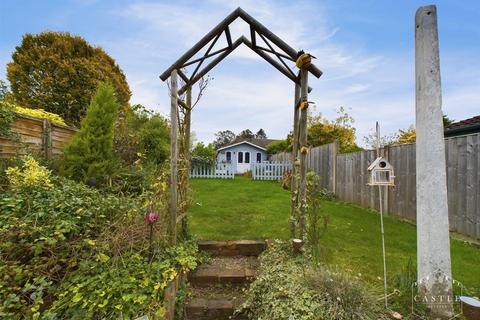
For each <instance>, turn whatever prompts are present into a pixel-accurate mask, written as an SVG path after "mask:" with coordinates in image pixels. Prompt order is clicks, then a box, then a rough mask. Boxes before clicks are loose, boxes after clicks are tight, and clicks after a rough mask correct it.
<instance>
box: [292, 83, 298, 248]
mask: <svg viewBox="0 0 480 320" xmlns="http://www.w3.org/2000/svg"><path fill="white" fill-rule="evenodd" d="M299 100H300V85H299V84H298V83H295V98H294V101H293V137H292V158H291V161H292V181H291V186H290V190H291V202H292V203H291V209H290V237H291V238H292V239H295V238H296V232H295V230H296V227H297V223H298V214H297V212H298V181H297V176H296V175H297V172H298V164H297V163H298V162H297V159H298V118H299V113H300V110H299V108H298V107H299V102H300V101H299Z"/></svg>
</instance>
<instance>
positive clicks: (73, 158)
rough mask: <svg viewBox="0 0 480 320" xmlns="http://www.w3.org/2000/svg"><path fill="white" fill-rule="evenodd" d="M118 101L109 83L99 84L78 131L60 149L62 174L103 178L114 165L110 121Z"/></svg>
mask: <svg viewBox="0 0 480 320" xmlns="http://www.w3.org/2000/svg"><path fill="white" fill-rule="evenodd" d="M118 110H119V104H118V102H117V99H116V97H115V90H114V88H113V86H111V85H110V84H107V83H101V84H100V85H99V86H98V89H97V92H96V93H95V96H94V97H93V98H92V101H91V103H90V105H89V106H88V109H87V114H86V116H85V118H84V119H83V121H82V124H81V129H80V131H79V132H78V133H77V134H76V135H75V136H74V137H73V139H72V140H71V142H70V143H69V144H68V145H67V146H66V147H65V149H64V152H63V156H64V159H63V164H62V173H63V174H64V175H65V176H67V177H70V178H73V179H75V180H77V181H86V180H89V181H99V182H101V181H105V179H106V178H107V177H108V176H109V175H111V174H112V172H113V169H114V166H115V157H114V155H113V133H114V124H115V121H116V119H117V116H118Z"/></svg>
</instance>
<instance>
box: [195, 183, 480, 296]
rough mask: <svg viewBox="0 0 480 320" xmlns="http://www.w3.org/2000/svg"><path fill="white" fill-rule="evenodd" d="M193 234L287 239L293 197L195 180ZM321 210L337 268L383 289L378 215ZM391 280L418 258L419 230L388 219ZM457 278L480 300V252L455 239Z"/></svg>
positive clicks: (333, 205) (270, 186) (349, 208)
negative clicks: (479, 296)
mask: <svg viewBox="0 0 480 320" xmlns="http://www.w3.org/2000/svg"><path fill="white" fill-rule="evenodd" d="M191 184H192V188H193V191H194V193H193V194H194V196H193V204H192V207H191V209H190V217H191V219H190V226H191V231H192V233H193V234H194V235H196V236H197V238H199V239H210V240H225V239H263V238H269V239H270V238H276V239H288V236H289V228H288V227H289V224H288V220H289V213H290V197H289V192H288V191H285V190H283V189H282V188H281V187H280V185H279V184H278V183H275V182H271V181H252V180H250V179H248V178H244V177H236V178H235V179H234V180H206V179H200V180H193V179H192V180H191ZM322 210H323V211H324V212H325V213H326V214H328V215H329V217H330V224H329V227H328V231H327V233H326V235H325V237H324V238H323V240H322V241H323V243H324V245H325V246H326V247H327V248H328V249H329V250H330V252H331V254H330V256H331V258H330V263H331V264H332V265H338V267H339V268H341V269H342V270H345V271H347V272H351V273H352V274H355V275H357V276H359V277H361V278H363V279H365V280H366V281H367V282H368V283H370V284H372V285H373V287H378V288H381V286H382V280H381V278H382V274H383V271H382V270H383V267H382V260H381V238H380V221H379V215H378V214H377V213H376V212H374V211H371V210H366V209H362V208H359V207H356V206H353V205H348V204H344V203H339V202H331V201H324V202H323V203H322ZM385 237H386V251H387V268H388V273H389V278H390V279H391V278H392V276H393V275H394V274H395V273H398V272H399V271H400V270H401V269H402V268H404V267H405V266H406V264H407V263H408V260H409V259H410V258H411V259H412V260H413V261H415V258H416V229H415V226H413V225H411V224H408V223H404V222H401V221H399V220H397V219H395V218H391V217H386V218H385ZM451 250H452V268H453V276H454V278H455V279H456V280H458V281H460V282H461V283H463V284H464V285H465V286H466V287H467V288H468V289H469V290H470V291H471V293H473V294H476V295H477V296H478V295H480V269H479V268H480V267H479V266H480V249H479V248H478V247H474V246H472V245H470V244H467V243H465V242H463V241H460V240H456V239H452V240H451Z"/></svg>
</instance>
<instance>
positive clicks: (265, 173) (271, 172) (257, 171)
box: [252, 161, 292, 180]
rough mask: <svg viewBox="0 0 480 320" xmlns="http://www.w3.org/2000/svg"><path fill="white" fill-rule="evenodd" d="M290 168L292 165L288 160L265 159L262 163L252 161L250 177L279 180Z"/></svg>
mask: <svg viewBox="0 0 480 320" xmlns="http://www.w3.org/2000/svg"><path fill="white" fill-rule="evenodd" d="M291 170H292V165H291V164H290V163H288V162H280V161H265V162H262V163H252V179H253V180H280V179H282V178H283V177H284V175H285V174H286V173H288V172H290V171H291Z"/></svg>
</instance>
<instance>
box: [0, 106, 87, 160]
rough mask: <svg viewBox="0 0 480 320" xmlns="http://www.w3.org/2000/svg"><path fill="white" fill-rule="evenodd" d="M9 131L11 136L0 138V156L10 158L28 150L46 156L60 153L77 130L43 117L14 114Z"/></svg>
mask: <svg viewBox="0 0 480 320" xmlns="http://www.w3.org/2000/svg"><path fill="white" fill-rule="evenodd" d="M11 131H12V133H13V134H14V137H13V138H11V139H2V138H0V158H12V157H15V156H18V155H23V154H26V153H29V152H33V153H41V154H43V155H44V156H45V157H46V158H49V157H51V156H52V155H60V154H61V153H62V147H63V146H64V145H65V143H66V142H67V141H69V140H70V139H71V138H72V137H73V135H74V134H75V133H76V132H77V131H78V130H77V129H76V128H73V127H67V126H61V125H57V124H52V123H50V122H49V121H47V120H44V119H37V118H31V117H27V116H23V115H16V119H15V121H14V123H13V124H12V126H11Z"/></svg>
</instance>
